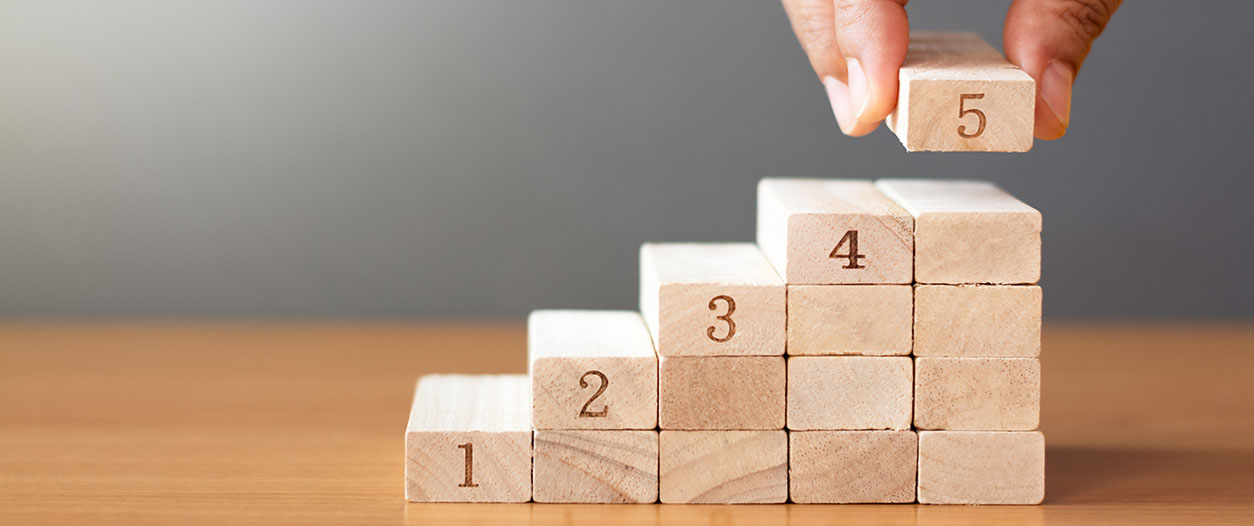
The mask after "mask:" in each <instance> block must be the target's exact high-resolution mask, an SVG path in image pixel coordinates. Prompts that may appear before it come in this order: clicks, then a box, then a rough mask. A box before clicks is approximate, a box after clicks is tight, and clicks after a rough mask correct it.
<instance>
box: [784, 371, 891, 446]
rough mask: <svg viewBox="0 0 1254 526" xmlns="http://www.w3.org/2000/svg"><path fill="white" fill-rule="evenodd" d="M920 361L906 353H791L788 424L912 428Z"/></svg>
mask: <svg viewBox="0 0 1254 526" xmlns="http://www.w3.org/2000/svg"><path fill="white" fill-rule="evenodd" d="M913 391H914V364H913V363H911V360H910V358H909V357H906V356H883V357H881V356H799V357H793V358H789V359H788V429H790V430H810V429H836V430H846V429H855V430H856V429H898V430H900V429H910V412H911V397H912V396H913Z"/></svg>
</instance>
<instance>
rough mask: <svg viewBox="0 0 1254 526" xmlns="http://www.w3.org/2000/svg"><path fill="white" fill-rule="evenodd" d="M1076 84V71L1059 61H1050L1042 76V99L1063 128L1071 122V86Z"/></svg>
mask: <svg viewBox="0 0 1254 526" xmlns="http://www.w3.org/2000/svg"><path fill="white" fill-rule="evenodd" d="M1074 82H1075V70H1074V69H1072V67H1071V66H1070V65H1068V64H1066V63H1063V62H1061V61H1058V60H1051V61H1049V64H1046V65H1045V72H1044V73H1042V74H1041V99H1042V100H1044V101H1045V106H1047V107H1049V112H1050V113H1053V114H1054V118H1056V119H1058V122H1060V123H1062V127H1063V128H1066V127H1067V125H1068V124H1069V123H1070V122H1071V84H1072V83H1074Z"/></svg>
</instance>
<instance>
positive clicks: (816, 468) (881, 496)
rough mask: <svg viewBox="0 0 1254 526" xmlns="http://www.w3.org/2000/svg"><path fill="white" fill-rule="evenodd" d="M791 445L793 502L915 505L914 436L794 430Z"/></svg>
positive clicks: (916, 441) (916, 456) (911, 433)
mask: <svg viewBox="0 0 1254 526" xmlns="http://www.w3.org/2000/svg"><path fill="white" fill-rule="evenodd" d="M788 443H789V447H788V451H789V454H788V487H789V495H790V496H791V497H792V501H793V502H797V503H805V504H816V503H825V504H847V503H894V502H914V490H915V472H916V466H917V462H918V460H919V454H918V453H919V439H918V437H917V436H916V435H915V433H914V431H793V432H789V433H788Z"/></svg>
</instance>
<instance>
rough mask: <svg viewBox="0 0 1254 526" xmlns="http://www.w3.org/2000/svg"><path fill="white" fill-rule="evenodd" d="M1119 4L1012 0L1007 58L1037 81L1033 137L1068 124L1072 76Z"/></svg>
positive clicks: (1056, 133)
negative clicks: (1034, 132) (1034, 131)
mask: <svg viewBox="0 0 1254 526" xmlns="http://www.w3.org/2000/svg"><path fill="white" fill-rule="evenodd" d="M1121 1H1122V0H1015V1H1014V3H1013V4H1011V5H1010V10H1009V11H1007V12H1006V28H1005V30H1004V33H1003V35H1002V46H1003V47H1004V48H1005V50H1006V58H1008V59H1010V61H1011V62H1013V63H1015V65H1017V66H1019V67H1020V68H1022V69H1023V71H1024V72H1026V73H1027V74H1028V75H1031V76H1032V78H1033V79H1036V137H1037V138H1040V139H1051V140H1052V139H1057V138H1059V137H1062V136H1063V134H1064V133H1066V132H1067V126H1068V125H1069V124H1070V123H1071V87H1072V85H1073V84H1074V83H1075V76H1076V73H1077V72H1078V71H1079V70H1080V66H1081V65H1083V64H1084V58H1085V57H1086V56H1088V54H1089V50H1090V49H1091V48H1092V47H1093V40H1094V39H1096V38H1097V36H1098V35H1100V34H1101V33H1102V30H1103V29H1105V27H1106V23H1107V22H1109V21H1110V17H1111V15H1113V14H1114V13H1115V9H1117V8H1118V7H1119V4H1120V3H1121Z"/></svg>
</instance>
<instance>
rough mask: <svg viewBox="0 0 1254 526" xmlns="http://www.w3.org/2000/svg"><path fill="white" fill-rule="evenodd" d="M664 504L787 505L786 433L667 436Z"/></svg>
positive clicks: (663, 448) (663, 445)
mask: <svg viewBox="0 0 1254 526" xmlns="http://www.w3.org/2000/svg"><path fill="white" fill-rule="evenodd" d="M660 464H661V483H660V484H661V485H660V487H659V488H660V491H661V501H662V502H664V503H669V504H749V503H758V504H767V503H781V502H784V501H787V500H788V434H787V432H785V431H665V430H664V431H662V435H661V459H660Z"/></svg>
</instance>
